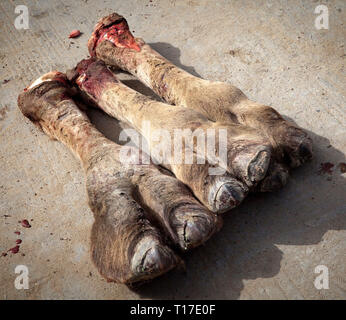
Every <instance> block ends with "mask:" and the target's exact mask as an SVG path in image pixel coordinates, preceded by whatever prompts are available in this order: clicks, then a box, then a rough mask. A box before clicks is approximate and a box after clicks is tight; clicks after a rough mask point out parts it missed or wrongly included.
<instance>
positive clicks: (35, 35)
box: [0, 0, 346, 299]
mask: <svg viewBox="0 0 346 320" xmlns="http://www.w3.org/2000/svg"><path fill="white" fill-rule="evenodd" d="M321 3H322V2H320V1H309V0H306V1H298V0H293V1H283V0H282V1H262V0H259V1H217V2H216V1H211V0H210V1H197V0H192V1H168V0H162V1H157V0H152V1H149V0H145V1H115V0H106V1H96V0H95V1H92V0H89V1H88V0H85V1H81V0H77V1H68V0H64V1H53V0H50V1H47V0H40V1H29V0H20V1H17V0H16V1H10V0H3V1H1V2H0V17H1V26H0V28H1V32H0V43H1V49H0V61H1V69H0V81H1V84H0V97H1V101H0V103H1V105H0V252H4V251H6V250H8V249H9V248H11V247H13V246H14V242H15V240H16V239H17V238H18V236H17V235H16V234H14V232H15V231H17V230H18V231H20V232H21V235H20V236H19V238H21V239H22V240H23V242H22V244H21V246H20V251H19V253H17V254H12V253H9V254H8V255H7V256H6V257H0V299H56V298H66V299H79V298H84V299H104V298H106V299H135V298H140V299H159V298H161V299H167V298H182V299H185V298H186V299H205V298H220V299H345V298H346V293H345V290H346V269H345V262H346V250H345V249H346V230H345V229H346V217H345V214H346V206H345V196H346V185H345V174H342V173H341V171H340V168H339V167H338V164H339V163H341V162H345V150H346V129H345V127H346V121H345V111H346V110H345V96H346V92H345V88H346V83H345V57H346V54H345V39H346V33H345V23H346V5H345V1H342V0H339V1H323V4H326V5H327V6H328V8H329V15H330V19H329V29H328V30H317V29H316V28H315V26H314V20H315V18H316V16H317V15H316V14H314V9H315V7H316V6H317V5H319V4H321ZM19 4H24V5H27V7H28V8H29V13H30V20H29V29H28V30H16V29H15V28H14V20H15V17H16V16H17V14H15V11H14V8H15V6H16V5H19ZM112 11H117V12H119V13H121V14H123V15H124V16H126V17H127V18H128V21H129V24H130V26H131V30H134V34H135V35H138V36H142V37H143V38H144V39H145V40H146V41H147V42H149V43H152V44H153V46H154V47H155V48H156V49H157V50H158V51H159V52H161V53H162V54H163V55H165V56H166V57H168V58H169V59H171V60H172V61H173V62H175V63H176V64H178V65H180V66H182V67H183V68H185V69H186V70H189V71H191V72H193V73H195V74H199V75H201V76H203V77H205V78H209V79H217V80H223V81H230V82H232V83H233V84H235V85H236V86H238V87H240V88H241V89H242V90H243V91H244V92H245V93H246V94H247V95H248V96H250V97H251V98H252V99H254V100H257V101H259V102H262V103H265V104H269V105H272V106H274V107H275V108H276V109H277V110H278V111H279V112H281V113H282V114H284V115H285V116H287V117H289V118H291V119H292V120H294V121H295V122H296V123H298V124H299V125H300V126H302V127H303V128H306V129H307V130H308V131H309V132H310V133H311V136H312V137H313V141H314V150H315V157H314V160H313V161H312V162H311V163H310V164H308V165H306V166H304V167H303V168H300V169H297V170H295V171H294V172H293V173H292V177H291V180H290V182H289V184H288V185H287V187H286V188H285V189H284V190H282V191H280V192H277V193H273V194H260V195H253V196H250V197H249V198H248V199H247V200H246V201H245V202H244V203H243V204H242V205H241V206H240V207H239V208H237V209H236V210H233V211H232V212H230V213H228V215H227V217H226V219H225V226H224V228H223V229H222V231H221V232H220V233H219V234H217V235H216V236H215V237H214V238H213V239H211V240H210V241H209V242H208V243H207V244H205V246H203V247H201V248H198V249H196V250H194V251H193V252H191V254H188V255H186V264H187V272H186V273H181V272H179V271H175V272H172V273H170V274H168V275H166V276H164V277H162V278H160V279H158V280H156V281H154V282H152V283H150V284H148V285H146V286H144V287H141V288H140V289H137V290H131V289H129V288H127V287H125V286H122V285H117V284H112V283H107V282H106V281H105V280H103V279H102V278H101V276H99V274H98V272H97V270H96V269H95V267H94V266H93V265H92V263H91V261H90V257H89V231H90V227H91V225H92V222H93V218H92V213H91V211H90V209H89V208H88V206H87V201H86V194H85V186H84V181H83V175H82V170H81V168H80V167H79V164H78V162H77V161H76V160H75V159H74V157H73V156H72V154H71V153H70V152H69V151H68V150H67V149H66V148H65V147H64V146H63V145H62V144H60V143H59V142H56V141H51V140H50V139H49V138H47V136H45V135H44V134H43V133H41V132H39V131H38V130H37V129H36V128H35V127H34V126H33V125H32V124H31V123H29V121H27V120H26V119H24V117H23V116H22V115H21V113H20V112H19V110H18V108H17V103H16V101H17V95H18V93H19V92H20V91H21V90H22V89H23V88H24V87H25V86H26V85H28V83H29V82H30V81H31V80H33V79H35V78H37V77H38V76H40V75H41V74H42V73H43V72H48V71H50V70H53V69H58V70H62V71H64V70H66V69H67V68H69V67H72V66H73V65H74V64H75V63H76V62H77V61H79V60H80V59H81V58H83V57H85V56H86V55H87V49H86V42H87V39H88V37H89V35H90V33H91V31H92V28H93V25H94V24H95V22H96V21H97V19H99V18H100V17H101V16H103V15H106V14H108V13H110V12H112ZM73 29H80V30H81V31H82V32H83V34H82V36H81V37H80V38H78V39H73V40H71V39H68V34H69V32H70V31H71V30H73ZM127 78H128V81H127V83H128V84H129V85H133V86H134V87H136V88H138V89H139V90H143V87H142V86H140V85H139V84H138V82H137V81H136V80H134V79H131V78H130V77H128V76H127ZM146 92H148V90H146ZM91 116H92V119H93V121H95V123H96V124H97V126H98V127H99V129H100V130H101V131H103V132H105V134H106V135H108V136H109V137H115V132H114V129H113V125H114V120H112V119H110V118H108V117H106V116H104V115H103V114H101V113H100V112H97V111H93V112H92V113H91ZM324 162H330V163H333V164H334V167H333V168H332V174H330V175H329V174H319V173H318V171H319V167H320V164H321V163H324ZM21 219H28V220H29V221H30V223H31V225H32V227H31V228H30V229H25V228H23V227H21V226H20V224H19V223H18V220H21ZM31 219H32V221H31ZM22 254H25V255H22ZM17 265H26V266H27V267H28V268H29V279H30V282H29V286H30V287H29V289H28V290H16V289H15V287H14V280H15V277H16V274H15V273H14V269H15V267H16V266H17ZM318 265H325V266H327V267H328V269H329V289H322V290H317V289H316V288H315V286H314V280H315V278H316V276H317V274H315V273H314V270H315V267H316V266H318Z"/></svg>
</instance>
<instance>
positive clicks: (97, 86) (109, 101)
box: [68, 59, 271, 212]
mask: <svg viewBox="0 0 346 320" xmlns="http://www.w3.org/2000/svg"><path fill="white" fill-rule="evenodd" d="M68 76H69V79H70V80H72V81H75V83H76V84H77V85H78V86H79V88H80V89H81V90H82V91H83V92H84V93H86V94H87V95H88V96H89V98H91V99H92V100H93V101H94V102H96V104H97V105H98V106H99V107H100V108H101V109H102V110H104V111H105V112H106V113H108V114H109V115H111V116H113V117H115V118H117V119H118V120H120V121H123V122H126V123H128V124H129V125H131V126H132V127H133V128H135V129H136V130H137V131H138V132H140V133H141V134H142V135H143V136H144V137H145V138H146V139H147V141H148V142H149V147H150V148H151V150H153V149H155V147H156V146H157V145H158V144H159V141H157V140H156V137H155V136H154V135H153V134H151V133H152V132H155V130H156V132H157V131H160V130H162V129H164V130H165V131H167V132H168V134H169V137H174V135H175V133H176V130H178V129H179V130H185V129H191V130H193V131H194V132H196V131H198V130H200V131H198V132H199V134H200V135H201V136H202V135H203V134H204V133H205V132H207V130H208V129H215V130H218V129H223V130H225V132H227V137H226V138H225V139H224V140H225V141H224V142H225V149H226V152H227V163H225V168H224V169H225V171H226V170H227V172H225V173H223V174H220V175H215V176H214V175H210V174H209V172H210V171H209V168H210V167H211V166H212V164H213V163H215V158H214V157H213V154H210V153H208V150H207V151H206V150H205V149H202V150H201V149H199V148H198V145H197V146H196V145H194V146H193V149H194V150H193V151H194V157H195V158H194V162H193V163H192V164H187V163H186V162H181V163H179V162H174V161H172V160H171V159H170V158H169V157H168V156H167V157H166V158H164V162H163V163H162V165H163V166H165V167H166V168H167V169H169V170H171V171H172V172H173V173H174V174H175V176H176V177H177V178H178V179H179V180H180V181H182V182H183V183H185V184H186V185H188V186H189V187H190V189H191V190H192V191H193V192H194V194H195V196H196V197H197V198H198V199H199V200H200V201H201V202H202V203H203V204H204V205H205V206H207V207H208V208H209V209H210V210H212V211H214V212H223V211H226V210H229V209H231V208H233V207H234V206H236V205H238V204H239V203H240V202H241V201H242V200H243V199H244V197H245V195H246V192H247V191H248V187H253V186H255V185H256V184H257V183H258V182H259V181H261V179H262V178H263V177H264V176H265V174H266V170H267V168H268V165H269V160H270V156H271V146H270V144H269V143H268V142H267V139H265V138H264V137H263V136H259V135H258V134H257V132H256V131H255V130H253V129H251V128H247V127H244V126H241V125H238V124H227V125H224V124H222V123H218V122H212V121H210V120H208V119H207V118H206V117H205V116H203V115H202V114H200V113H199V112H196V111H195V110H191V109H187V108H184V107H178V106H171V105H168V104H165V103H162V102H158V101H155V100H152V99H150V98H148V97H146V96H143V95H142V94H140V93H138V92H136V91H134V90H132V89H130V88H129V87H127V86H125V85H124V84H122V83H121V82H120V81H119V80H118V79H117V78H116V77H115V75H114V74H113V73H112V72H111V71H110V70H109V69H108V68H107V67H106V65H105V64H104V63H103V62H101V61H95V60H93V59H87V60H83V61H81V62H80V63H79V64H78V65H77V67H76V68H75V69H74V70H71V71H69V72H68ZM146 122H150V126H151V129H152V130H151V132H148V131H147V130H145V123H146ZM203 139H204V138H203ZM197 140H198V134H197ZM167 145H168V144H167ZM165 147H166V145H165ZM166 148H167V149H169V150H166V151H168V152H169V153H170V152H171V147H170V145H168V146H167V147H166ZM215 148H216V149H217V151H218V152H219V153H220V150H219V149H218V144H217V143H216V147H215ZM165 155H166V153H165V152H164V155H163V156H164V157H165ZM200 158H203V159H206V161H205V163H203V164H201V163H198V159H200Z"/></svg>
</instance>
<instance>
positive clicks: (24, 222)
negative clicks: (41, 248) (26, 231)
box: [20, 219, 31, 228]
mask: <svg viewBox="0 0 346 320" xmlns="http://www.w3.org/2000/svg"><path fill="white" fill-rule="evenodd" d="M20 223H21V224H22V227H24V228H31V225H30V223H29V221H28V220H26V219H24V220H22V221H21V222H20Z"/></svg>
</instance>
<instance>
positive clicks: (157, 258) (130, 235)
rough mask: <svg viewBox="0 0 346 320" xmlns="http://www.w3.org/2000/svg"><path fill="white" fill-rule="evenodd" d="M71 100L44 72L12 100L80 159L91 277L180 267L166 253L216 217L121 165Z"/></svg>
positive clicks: (207, 230)
mask: <svg viewBox="0 0 346 320" xmlns="http://www.w3.org/2000/svg"><path fill="white" fill-rule="evenodd" d="M71 95H72V91H71V88H70V87H69V84H68V80H67V78H66V77H65V75H64V74H61V73H59V72H50V73H48V74H46V75H44V76H42V77H41V78H39V79H37V80H36V81H35V82H33V84H32V85H31V86H29V87H28V88H27V89H25V91H24V92H23V93H21V94H20V95H19V97H18V106H19V108H20V110H21V111H22V113H23V114H24V116H26V117H27V118H29V119H30V120H31V121H32V122H33V123H34V124H35V125H37V126H38V127H40V128H41V129H42V130H43V131H44V132H45V133H46V134H47V135H48V136H50V137H51V138H53V139H57V140H59V141H61V142H62V143H64V144H65V145H66V146H68V147H69V148H70V149H71V150H72V152H73V153H74V154H75V155H76V157H77V158H79V159H80V161H81V164H82V167H83V169H84V171H85V176H86V189H87V194H88V199H89V206H90V208H91V210H92V211H93V213H94V218H95V222H94V224H93V226H92V232H91V255H92V260H93V262H94V263H95V265H96V267H97V268H98V270H99V272H100V273H101V275H102V276H104V277H105V278H107V279H108V280H111V281H116V282H119V283H126V284H134V283H139V282H143V281H146V280H150V279H153V278H155V277H157V276H159V275H161V274H163V273H165V272H168V271H169V270H171V269H173V268H174V267H176V266H177V265H180V264H181V263H182V261H181V259H180V258H179V257H178V256H177V255H176V253H175V252H174V250H173V248H180V250H188V249H190V248H193V247H196V246H197V245H199V244H201V243H203V242H205V241H206V240H207V239H208V238H209V237H210V236H211V235H212V234H213V233H214V232H216V231H217V230H218V229H219V228H220V226H221V219H220V218H219V217H218V216H216V215H215V214H213V213H211V212H210V211H208V210H206V209H205V208H204V207H203V206H202V205H201V204H200V203H199V202H198V201H197V200H196V199H195V198H194V197H193V196H192V194H191V193H190V191H189V190H188V189H187V188H186V187H185V186H184V185H183V184H182V183H181V182H180V181H178V180H177V179H175V178H174V177H173V176H171V175H169V174H167V173H163V172H162V170H159V169H158V167H157V166H155V165H153V164H143V162H139V163H135V164H130V163H126V164H124V163H122V162H121V160H120V156H119V154H120V151H121V148H122V147H121V146H120V145H117V144H115V143H114V142H112V141H110V140H108V139H106V138H105V137H104V136H103V135H102V134H101V133H100V132H99V131H98V130H97V129H96V128H95V127H94V126H93V125H92V124H91V123H90V121H89V119H88V118H87V116H86V115H85V114H84V113H83V112H82V111H81V110H80V109H79V108H78V107H77V106H76V104H75V102H74V100H72V98H71ZM136 150H137V149H135V148H133V150H132V152H134V153H135V151H136ZM142 156H143V157H144V156H145V155H144V154H142V155H141V157H140V159H143V158H142Z"/></svg>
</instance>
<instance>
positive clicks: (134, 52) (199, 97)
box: [88, 13, 312, 191]
mask: <svg viewBox="0 0 346 320" xmlns="http://www.w3.org/2000/svg"><path fill="white" fill-rule="evenodd" d="M119 22H121V25H122V30H123V31H122V32H123V35H122V37H123V38H126V39H129V38H131V37H132V39H133V40H132V41H129V40H127V42H123V43H122V44H120V45H119V44H118V43H119V41H120V42H121V39H120V38H119V37H117V35H115V34H112V35H111V36H110V37H109V38H108V39H105V38H102V39H101V38H100V34H104V33H107V30H108V28H110V27H113V28H114V25H117V24H118V23H119ZM124 34H126V36H124ZM130 42H131V45H128V44H129V43H130ZM133 43H136V45H134V44H133ZM138 47H139V48H140V50H138ZM88 48H89V52H90V54H91V56H93V57H96V58H98V59H101V60H103V61H104V62H105V63H106V64H108V65H111V66H113V67H118V68H121V69H123V70H126V71H127V72H130V73H132V74H133V75H134V76H136V77H138V79H139V80H141V81H142V82H143V83H144V84H145V85H147V86H148V87H150V88H151V89H152V90H153V91H154V92H155V93H156V94H157V95H159V96H160V97H161V98H163V99H164V100H165V101H167V102H168V103H170V104H173V105H179V106H183V107H185V108H188V109H194V110H196V111H198V112H200V113H202V114H203V115H204V116H206V117H207V118H208V119H210V120H212V121H219V122H223V123H226V124H228V125H230V126H231V125H233V124H241V125H243V126H246V127H249V128H253V129H255V130H257V131H258V134H259V135H262V136H264V137H266V139H267V141H268V143H270V144H271V145H272V147H273V153H272V159H271V162H270V166H269V169H268V173H267V176H266V178H265V179H263V181H262V182H261V183H260V184H259V188H258V189H259V190H261V191H274V190H276V189H279V188H281V187H282V186H283V185H285V183H286V182H287V179H288V175H289V170H288V169H289V167H297V166H300V165H301V164H303V163H304V162H306V161H308V160H310V159H311V157H312V141H311V139H310V138H309V137H308V135H307V133H306V132H305V131H304V130H302V129H301V128H299V127H297V126H296V125H295V124H293V123H292V122H290V121H286V120H285V119H284V118H283V117H282V116H281V115H280V114H279V113H278V112H277V111H276V110H274V109H273V108H271V107H269V106H265V105H262V104H259V103H256V102H254V101H251V100H249V99H248V98H247V97H246V96H245V94H244V93H243V92H242V91H241V90H239V89H238V88H236V87H234V86H232V85H231V84H229V83H224V82H219V81H208V80H204V79H201V78H198V77H195V76H193V75H191V74H189V73H187V72H186V71H184V70H182V69H180V68H178V67H176V66H175V65H173V64H172V63H171V62H169V61H168V60H166V59H165V58H164V57H162V56H161V55H160V54H159V53H157V52H156V51H155V50H153V49H152V48H151V47H150V46H149V45H148V44H146V43H145V42H144V41H143V40H142V39H139V38H136V39H135V38H133V36H132V35H131V33H130V31H129V28H128V25H127V23H126V20H125V18H123V17H122V16H120V15H118V14H116V13H113V14H111V15H109V16H107V17H104V18H102V19H101V20H100V21H99V22H98V23H97V24H96V26H95V28H94V32H93V34H92V36H91V38H90V39H89V42H88Z"/></svg>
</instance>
